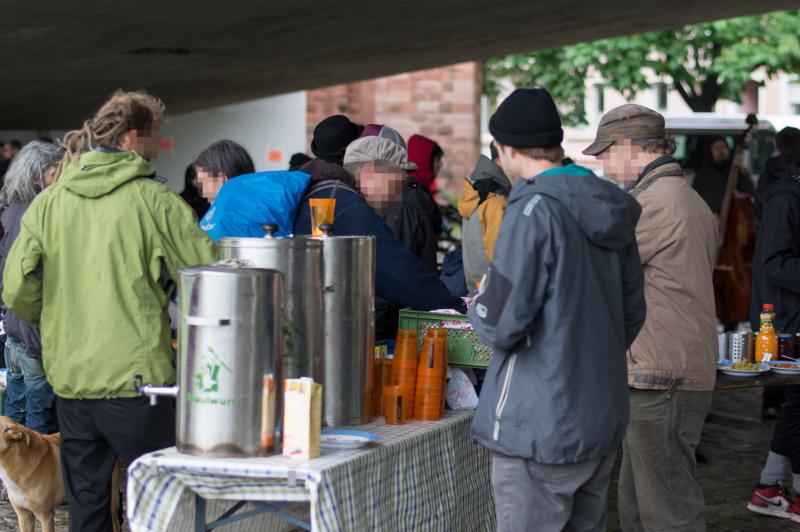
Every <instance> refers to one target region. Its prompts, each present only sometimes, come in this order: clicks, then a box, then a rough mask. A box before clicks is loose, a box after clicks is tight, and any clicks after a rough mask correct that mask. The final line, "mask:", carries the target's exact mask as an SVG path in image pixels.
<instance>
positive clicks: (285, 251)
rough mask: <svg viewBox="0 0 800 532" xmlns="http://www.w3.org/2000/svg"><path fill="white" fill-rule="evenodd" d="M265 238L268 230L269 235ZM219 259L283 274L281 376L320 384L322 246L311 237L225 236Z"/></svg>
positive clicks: (221, 244) (221, 242)
mask: <svg viewBox="0 0 800 532" xmlns="http://www.w3.org/2000/svg"><path fill="white" fill-rule="evenodd" d="M268 235H269V232H268ZM219 253H220V258H221V259H223V260H227V259H238V260H241V261H244V263H246V264H248V265H250V266H253V267H256V268H270V269H274V270H277V271H279V272H281V273H283V275H284V280H285V286H286V288H285V290H286V292H285V298H284V315H283V320H284V321H283V330H284V365H283V369H284V371H283V377H284V378H286V379H293V378H299V377H311V378H312V379H314V380H315V381H316V382H322V350H323V310H322V243H321V242H319V241H316V240H313V239H310V238H275V237H272V236H267V237H265V238H223V239H222V240H220V241H219Z"/></svg>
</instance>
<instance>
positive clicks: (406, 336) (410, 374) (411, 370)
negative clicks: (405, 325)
mask: <svg viewBox="0 0 800 532" xmlns="http://www.w3.org/2000/svg"><path fill="white" fill-rule="evenodd" d="M389 384H391V385H392V386H399V387H400V393H401V394H402V395H403V396H404V397H405V398H406V400H404V401H403V411H404V413H405V414H406V415H405V417H406V418H411V417H412V415H413V413H414V392H415V390H416V385H417V331H414V330H410V329H400V330H399V331H397V343H396V344H395V347H394V358H393V359H392V371H391V382H390V383H389ZM384 393H386V390H384ZM385 404H386V403H385V402H384V405H385Z"/></svg>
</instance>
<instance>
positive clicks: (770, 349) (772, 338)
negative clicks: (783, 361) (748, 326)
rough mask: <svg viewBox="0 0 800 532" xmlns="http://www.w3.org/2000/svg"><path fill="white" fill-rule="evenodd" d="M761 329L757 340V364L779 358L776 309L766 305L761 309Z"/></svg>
mask: <svg viewBox="0 0 800 532" xmlns="http://www.w3.org/2000/svg"><path fill="white" fill-rule="evenodd" d="M760 319H761V328H760V329H759V331H758V337H757V338H756V357H755V358H756V362H761V361H762V360H764V359H765V358H766V359H767V360H776V359H777V358H778V334H777V333H776V332H775V307H774V306H773V305H770V304H769V303H765V304H764V306H763V307H762V308H761V316H760Z"/></svg>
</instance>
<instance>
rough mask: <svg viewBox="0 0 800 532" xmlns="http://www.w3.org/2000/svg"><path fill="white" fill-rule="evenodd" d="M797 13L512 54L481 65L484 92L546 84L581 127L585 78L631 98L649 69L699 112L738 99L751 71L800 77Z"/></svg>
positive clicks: (645, 85) (567, 119) (568, 120)
mask: <svg viewBox="0 0 800 532" xmlns="http://www.w3.org/2000/svg"><path fill="white" fill-rule="evenodd" d="M798 28H800V10H794V11H780V12H775V13H768V14H764V15H757V16H751V17H740V18H734V19H729V20H720V21H717V22H709V23H706V24H692V25H689V26H684V27H682V28H678V29H673V30H663V31H654V32H648V33H642V34H640V35H633V36H629V37H618V38H614V39H603V40H599V41H594V42H589V43H580V44H575V45H571V46H565V47H563V48H559V49H554V50H544V51H539V52H531V53H525V54H512V55H509V56H506V57H502V58H498V59H491V60H489V61H487V62H486V65H485V74H486V76H485V80H486V93H487V94H488V95H489V96H490V97H491V96H496V95H497V94H498V92H499V84H500V83H501V81H502V80H504V79H509V80H510V81H511V83H512V84H513V85H514V86H516V87H533V86H540V87H546V88H547V89H548V90H550V92H551V94H552V95H553V98H554V99H555V100H556V102H558V104H559V107H560V109H561V111H562V113H563V116H564V121H565V122H566V123H567V124H569V125H577V124H582V123H586V112H585V109H584V101H585V97H586V84H585V80H586V78H587V76H588V75H589V74H590V72H593V71H594V72H597V73H599V74H600V76H601V77H602V78H603V80H604V85H605V86H606V87H608V88H610V89H614V90H617V91H619V92H620V93H622V94H623V96H625V97H626V98H628V99H631V98H633V97H634V96H635V95H636V94H637V93H638V92H640V91H642V90H644V89H647V88H649V87H650V81H649V80H648V77H647V72H648V69H649V70H650V71H651V72H653V73H654V74H655V75H656V76H657V77H659V78H661V79H663V80H664V81H668V82H669V83H671V88H674V89H675V90H676V91H678V93H679V94H680V95H681V97H683V99H684V101H685V102H686V103H687V105H688V106H689V107H690V108H691V109H692V110H693V111H696V112H702V111H706V112H708V111H713V109H714V105H715V104H716V102H717V101H718V100H720V99H726V100H732V101H736V102H738V101H740V94H741V91H742V89H743V87H744V85H745V83H746V82H747V81H748V80H750V77H751V74H752V72H753V71H755V70H758V69H764V71H765V72H766V74H767V76H772V75H775V74H777V73H778V72H779V71H783V72H789V73H795V72H800V31H798Z"/></svg>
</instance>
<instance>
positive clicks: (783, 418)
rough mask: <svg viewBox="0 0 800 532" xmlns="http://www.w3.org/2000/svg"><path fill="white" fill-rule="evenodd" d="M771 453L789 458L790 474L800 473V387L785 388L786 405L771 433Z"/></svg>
mask: <svg viewBox="0 0 800 532" xmlns="http://www.w3.org/2000/svg"><path fill="white" fill-rule="evenodd" d="M770 450H771V451H772V452H775V453H778V454H780V455H782V456H787V457H789V461H790V462H791V464H792V473H795V474H798V473H800V386H798V385H795V386H787V387H786V403H785V404H784V406H783V408H782V409H781V413H780V415H779V416H778V422H777V423H776V424H775V431H774V432H773V433H772V445H770Z"/></svg>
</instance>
